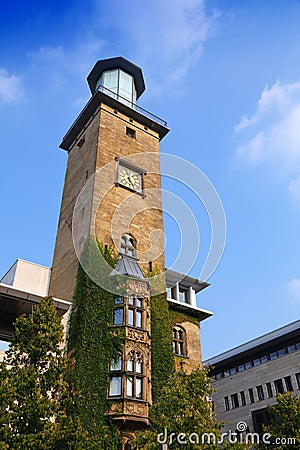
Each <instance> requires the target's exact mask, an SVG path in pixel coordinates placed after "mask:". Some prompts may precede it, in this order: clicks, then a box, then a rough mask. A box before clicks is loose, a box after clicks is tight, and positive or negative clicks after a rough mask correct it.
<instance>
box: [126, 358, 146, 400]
mask: <svg viewBox="0 0 300 450" xmlns="http://www.w3.org/2000/svg"><path fill="white" fill-rule="evenodd" d="M143 366H144V364H143V356H142V354H141V352H135V351H134V350H131V351H130V352H129V354H128V358H127V367H126V369H127V376H126V396H127V397H132V398H138V399H142V398H143V378H144V374H143Z"/></svg>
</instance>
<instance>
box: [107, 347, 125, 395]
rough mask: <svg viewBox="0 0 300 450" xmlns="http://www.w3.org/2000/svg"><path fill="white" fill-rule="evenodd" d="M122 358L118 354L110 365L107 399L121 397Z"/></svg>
mask: <svg viewBox="0 0 300 450" xmlns="http://www.w3.org/2000/svg"><path fill="white" fill-rule="evenodd" d="M122 366H123V358H122V355H121V354H119V355H117V356H116V358H115V359H113V360H112V361H111V363H110V369H109V371H110V382H109V391H108V396H109V397H121V396H122V368H123V367H122Z"/></svg>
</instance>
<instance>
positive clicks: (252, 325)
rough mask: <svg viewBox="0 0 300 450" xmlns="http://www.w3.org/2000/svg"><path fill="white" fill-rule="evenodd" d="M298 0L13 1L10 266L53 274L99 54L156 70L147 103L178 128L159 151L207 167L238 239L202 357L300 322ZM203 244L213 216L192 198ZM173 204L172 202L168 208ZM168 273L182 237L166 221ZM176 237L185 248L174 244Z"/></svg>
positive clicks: (214, 301)
mask: <svg viewBox="0 0 300 450" xmlns="http://www.w3.org/2000/svg"><path fill="white" fill-rule="evenodd" d="M299 24H300V2H299V1H297V0H277V1H276V2H274V0H264V1H255V0H253V1H251V2H240V1H230V0H227V1H225V0H224V1H222V0H210V1H207V2H205V1H204V0H184V1H183V0H182V1H179V0H165V1H159V0H152V2H151V3H150V2H142V3H141V2H140V1H139V2H138V1H136V0H132V1H131V2H130V3H129V4H128V3H127V4H126V3H125V2H122V1H121V0H110V1H108V0H104V1H92V0H87V1H86V2H82V1H80V2H79V1H77V0H69V1H61V2H52V1H49V0H41V1H39V2H34V1H29V0H15V1H14V2H13V3H12V2H9V1H8V0H3V1H2V2H1V15H0V25H1V26H0V35H1V42H2V46H1V59H0V120H1V178H0V189H1V193H2V208H1V211H2V214H1V223H0V227H1V228H0V229H1V234H0V236H1V258H0V274H4V273H5V271H6V270H7V269H8V268H9V267H10V265H11V264H12V263H13V262H14V260H15V259H16V258H18V257H19V258H22V259H26V260H29V261H34V262H36V263H39V264H43V265H46V266H51V262H52V253H53V247H54V240H55V234H56V227H57V220H58V214H59V205H60V199H61V192H62V186H63V179H64V172H65V165H66V156H67V155H66V154H65V152H64V151H62V150H60V149H58V146H59V144H60V142H61V139H62V137H63V135H64V134H65V132H66V131H67V130H68V128H69V126H70V125H71V124H72V122H73V121H74V119H75V118H76V116H77V115H78V113H79V112H80V110H81V109H82V107H83V106H84V104H85V103H86V101H87V100H88V99H89V96H90V93H89V89H88V85H87V83H86V76H87V74H88V73H89V71H90V69H91V68H92V67H93V65H94V63H95V62H96V61H97V60H98V59H101V58H108V57H111V56H116V55H119V54H120V55H122V56H124V57H125V58H127V59H130V60H131V61H133V62H134V63H136V64H137V65H139V66H140V67H142V68H143V72H144V77H145V81H146V86H147V90H146V92H145V93H144V94H143V96H142V97H141V99H140V102H139V104H140V105H141V106H142V107H144V108H146V109H148V110H150V111H151V112H153V113H154V114H156V115H158V116H161V117H163V118H164V119H166V120H167V121H168V125H169V127H170V128H171V132H170V133H169V134H168V135H167V137H166V138H165V139H164V140H163V141H162V144H161V150H162V152H165V153H170V154H173V155H176V156H180V157H182V158H184V159H187V160H189V161H191V162H192V163H193V164H195V165H196V166H198V167H199V168H200V169H201V170H202V171H203V172H204V173H205V174H206V176H207V177H208V178H209V179H210V180H211V182H212V183H213V185H214V186H215V188H216V190H217V191H218V193H219V196H220V198H221V200H222V203H223V206H224V209H225V214H226V220H227V241H226V248H225V252H224V254H223V257H222V260H221V262H220V264H219V266H218V268H217V269H216V271H215V272H214V274H213V275H212V276H211V278H210V279H209V282H210V283H211V286H210V287H209V288H207V289H206V290H205V291H203V292H202V294H200V295H199V296H198V297H199V298H198V301H199V306H201V307H204V308H206V309H209V310H212V311H214V317H213V318H210V319H209V320H207V321H206V322H204V323H203V324H202V345H203V353H204V357H210V356H213V355H215V354H217V353H219V352H221V351H224V350H226V349H229V348H231V347H232V346H236V345H239V344H240V343H242V342H245V341H246V340H249V339H252V338H254V337H256V336H258V335H260V334H262V333H265V332H268V331H271V330H272V329H275V328H277V327H279V326H282V325H285V324H287V323H289V322H291V321H294V320H296V319H298V318H299V307H300V264H299V262H300V261H299V259H300V256H299V255H300V239H299V225H300V125H299V124H300V26H299ZM164 187H165V189H169V190H172V191H173V192H174V193H175V194H177V195H179V196H180V197H182V198H183V199H184V201H185V202H186V203H187V204H188V205H189V207H190V208H191V209H192V210H193V212H194V215H195V217H196V219H197V222H198V227H199V232H200V237H201V247H200V251H199V257H198V258H197V261H196V263H195V265H194V267H193V268H192V269H191V271H190V275H191V276H194V277H198V276H199V274H200V273H201V267H202V265H203V261H204V260H205V257H206V255H207V253H208V249H209V245H210V239H211V236H210V229H209V221H208V216H207V214H206V212H205V209H204V207H203V205H201V204H200V203H199V200H198V199H197V198H196V197H195V196H194V194H193V193H192V192H191V191H190V190H189V189H188V188H184V187H183V186H181V185H180V184H178V183H176V182H172V181H170V180H165V181H164ZM165 206H166V208H167V205H165ZM165 231H166V235H167V237H168V243H167V258H166V260H167V265H169V266H170V265H172V262H173V259H174V257H176V251H177V249H178V245H177V244H178V239H179V237H180V236H179V232H178V227H176V225H175V224H174V221H172V220H170V218H168V217H166V230H165ZM175 244H176V245H175Z"/></svg>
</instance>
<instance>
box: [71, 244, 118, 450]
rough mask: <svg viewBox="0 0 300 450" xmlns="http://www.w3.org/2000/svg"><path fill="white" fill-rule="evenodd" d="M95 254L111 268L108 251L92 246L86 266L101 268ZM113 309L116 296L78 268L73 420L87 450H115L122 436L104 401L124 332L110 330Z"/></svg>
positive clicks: (73, 333)
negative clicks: (79, 427)
mask: <svg viewBox="0 0 300 450" xmlns="http://www.w3.org/2000/svg"><path fill="white" fill-rule="evenodd" d="M99 248H100V251H101V253H102V254H103V256H104V257H105V259H106V261H107V262H108V263H109V264H110V265H111V266H114V265H115V263H116V261H117V258H115V257H114V255H113V253H112V251H111V249H107V248H103V247H102V246H98V245H97V243H96V242H95V241H92V240H91V241H90V242H89V243H88V245H87V246H86V248H85V250H84V251H85V255H84V257H86V261H88V263H89V264H91V265H94V267H98V268H99ZM98 270H99V269H98ZM113 309H114V295H113V294H111V293H110V292H107V291H105V290H104V289H102V288H101V287H100V286H98V285H97V284H96V283H94V282H93V281H92V280H91V279H90V278H89V277H88V275H87V274H86V272H85V271H84V270H83V268H82V267H81V266H80V265H79V268H78V275H77V287H76V291H75V295H74V304H73V310H72V314H71V319H70V330H69V341H68V352H69V355H70V357H71V358H72V360H73V370H72V384H73V387H74V389H75V391H77V392H79V393H80V394H79V395H78V396H77V400H76V402H75V405H74V414H75V415H77V416H79V417H80V420H81V423H82V426H83V428H84V429H86V430H87V431H88V432H89V436H90V439H89V441H88V442H86V447H85V448H87V449H97V450H103V449H109V450H117V449H118V448H119V447H118V446H119V442H120V434H119V432H118V430H117V427H116V426H115V425H114V423H113V422H112V421H110V420H109V419H108V418H107V416H106V415H105V413H106V412H107V410H108V409H109V405H110V402H109V400H107V390H108V385H109V370H108V369H109V364H110V361H111V360H112V359H113V358H115V357H116V355H117V353H118V351H120V350H122V347H123V344H124V328H123V327H120V328H115V327H114V328H113V331H112V329H111V324H112V322H113Z"/></svg>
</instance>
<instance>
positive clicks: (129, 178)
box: [128, 175, 134, 187]
mask: <svg viewBox="0 0 300 450" xmlns="http://www.w3.org/2000/svg"><path fill="white" fill-rule="evenodd" d="M128 180H129V182H130V184H131V185H132V186H133V187H134V184H133V181H132V179H131V176H130V175H128Z"/></svg>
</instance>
